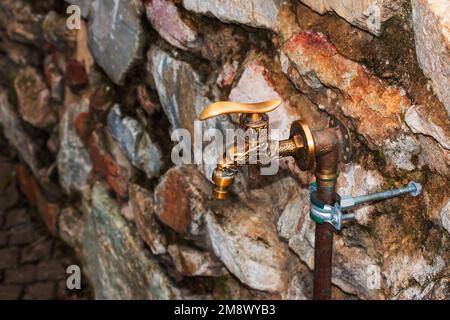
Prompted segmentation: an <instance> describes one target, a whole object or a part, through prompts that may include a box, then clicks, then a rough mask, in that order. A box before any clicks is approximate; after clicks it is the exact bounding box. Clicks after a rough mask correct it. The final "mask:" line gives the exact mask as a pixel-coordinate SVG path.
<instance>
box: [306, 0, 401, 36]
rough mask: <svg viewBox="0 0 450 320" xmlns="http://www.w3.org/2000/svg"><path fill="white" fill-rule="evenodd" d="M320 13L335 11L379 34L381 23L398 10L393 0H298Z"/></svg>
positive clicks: (355, 23)
mask: <svg viewBox="0 0 450 320" xmlns="http://www.w3.org/2000/svg"><path fill="white" fill-rule="evenodd" d="M300 1H301V2H303V3H304V4H306V5H307V6H308V7H310V8H311V9H313V10H314V11H317V12H318V13H320V14H324V13H327V12H330V11H332V12H335V13H336V14H337V15H338V16H340V17H342V18H344V19H345V20H347V21H348V22H350V23H351V24H353V25H355V26H357V27H359V28H361V29H364V30H367V31H369V32H370V33H373V34H374V35H377V36H379V35H381V33H382V31H383V24H384V23H385V22H386V21H387V20H389V19H390V18H391V17H392V16H393V15H394V13H395V12H396V11H397V10H399V4H398V3H397V1H394V0H350V1H349V0H331V1H330V0H319V1H317V0H300Z"/></svg>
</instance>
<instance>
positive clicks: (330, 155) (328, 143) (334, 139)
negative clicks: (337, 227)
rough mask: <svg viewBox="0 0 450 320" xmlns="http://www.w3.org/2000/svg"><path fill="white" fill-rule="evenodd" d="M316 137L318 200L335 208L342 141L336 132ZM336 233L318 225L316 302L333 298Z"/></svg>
mask: <svg viewBox="0 0 450 320" xmlns="http://www.w3.org/2000/svg"><path fill="white" fill-rule="evenodd" d="M313 137H314V143H315V144H316V162H317V168H316V182H317V191H316V192H317V199H318V200H320V201H321V202H323V203H325V204H328V205H331V206H332V205H334V203H335V202H336V201H337V200H338V199H337V198H338V195H337V194H336V192H335V189H336V179H337V176H338V161H339V151H338V150H339V148H338V143H339V138H338V136H337V134H336V131H335V130H333V129H326V130H322V131H319V132H313ZM333 233H334V229H333V226H332V225H331V224H329V223H323V224H319V223H316V234H315V246H314V289H313V297H314V299H316V300H329V299H331V271H332V268H331V267H332V259H333Z"/></svg>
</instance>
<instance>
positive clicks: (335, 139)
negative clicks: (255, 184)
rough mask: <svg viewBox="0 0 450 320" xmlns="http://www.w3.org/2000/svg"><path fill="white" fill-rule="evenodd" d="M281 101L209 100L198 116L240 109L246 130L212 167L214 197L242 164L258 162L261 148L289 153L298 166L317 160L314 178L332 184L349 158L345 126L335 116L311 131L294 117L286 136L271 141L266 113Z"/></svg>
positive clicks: (281, 155) (280, 154) (306, 167)
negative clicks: (239, 142)
mask: <svg viewBox="0 0 450 320" xmlns="http://www.w3.org/2000/svg"><path fill="white" fill-rule="evenodd" d="M281 103H282V101H281V100H280V99H276V100H269V101H265V102H260V103H238V102H230V101H220V102H216V103H213V104H210V105H209V106H207V107H206V108H205V109H204V110H203V111H202V113H201V114H200V116H199V118H200V120H206V119H209V118H212V117H214V116H218V115H221V114H231V113H240V117H239V124H240V127H241V128H242V129H243V130H244V131H246V132H247V134H246V135H245V141H243V147H241V148H239V147H238V146H237V145H236V144H234V145H233V146H231V147H230V148H229V149H228V150H227V151H226V152H225V153H224V155H223V157H222V159H221V160H220V161H218V164H217V166H216V168H215V169H214V171H213V175H212V180H213V182H214V184H215V188H214V191H213V192H214V196H215V197H216V198H217V199H225V198H226V197H227V194H228V188H229V187H230V186H231V185H232V184H233V182H234V179H235V176H236V174H237V172H238V171H239V169H240V168H241V166H242V165H244V164H250V163H255V164H261V161H260V158H259V155H261V154H262V152H261V151H265V152H266V154H267V155H268V157H269V158H270V159H273V158H274V157H277V158H284V157H288V156H291V157H293V158H294V159H295V160H296V163H297V165H298V167H299V168H300V169H301V170H311V169H312V168H313V167H314V164H315V163H316V162H317V163H318V170H317V171H316V177H317V180H318V181H319V180H321V181H324V182H326V184H332V185H333V186H334V183H335V181H336V178H337V167H338V163H339V161H341V160H342V161H344V162H349V161H350V158H351V141H350V134H349V132H348V129H347V128H346V127H345V126H343V125H342V124H341V123H340V122H339V121H338V120H337V119H332V120H331V121H330V127H329V128H326V129H322V130H314V131H312V130H310V128H309V126H308V125H307V124H306V123H304V122H303V121H302V120H296V121H294V122H293V123H292V125H291V129H290V137H289V139H285V140H281V141H278V142H276V141H275V143H273V142H274V141H270V140H269V139H268V132H269V116H268V115H267V113H268V112H271V111H273V110H275V109H276V108H277V107H279V106H280V104H281ZM250 137H253V139H252V138H250ZM252 152H254V153H253V154H254V155H256V158H254V160H255V161H253V162H251V161H250V159H251V156H252Z"/></svg>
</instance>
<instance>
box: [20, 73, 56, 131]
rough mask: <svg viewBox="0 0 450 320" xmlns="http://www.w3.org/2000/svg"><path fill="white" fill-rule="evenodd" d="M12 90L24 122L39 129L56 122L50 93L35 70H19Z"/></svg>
mask: <svg viewBox="0 0 450 320" xmlns="http://www.w3.org/2000/svg"><path fill="white" fill-rule="evenodd" d="M14 88H15V90H16V94H17V99H18V104H19V112H20V114H21V115H22V118H23V119H24V120H25V121H26V122H28V123H30V124H32V125H34V126H36V127H40V128H42V127H47V126H49V125H52V124H54V123H55V122H56V115H55V112H54V110H53V109H52V107H51V105H50V91H49V90H48V89H47V87H46V86H45V83H44V81H43V79H42V77H41V76H40V75H39V74H38V73H37V71H36V70H35V69H33V68H29V67H28V68H25V69H23V70H21V71H20V73H19V74H18V75H17V77H16V79H15V80H14Z"/></svg>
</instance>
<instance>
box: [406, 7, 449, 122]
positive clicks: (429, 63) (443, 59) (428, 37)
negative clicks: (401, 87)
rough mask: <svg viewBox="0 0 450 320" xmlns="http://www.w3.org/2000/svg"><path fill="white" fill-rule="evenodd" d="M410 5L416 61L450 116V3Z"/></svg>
mask: <svg viewBox="0 0 450 320" xmlns="http://www.w3.org/2000/svg"><path fill="white" fill-rule="evenodd" d="M411 5H412V20H413V26H414V38H415V42H416V53H417V60H418V61H419V64H420V67H421V68H422V70H423V72H424V73H425V75H426V76H427V77H429V78H430V79H431V82H432V85H433V89H434V92H435V93H436V95H437V96H438V97H439V99H440V100H441V101H442V103H443V104H444V105H445V107H446V108H447V112H448V114H449V115H450V92H449V90H448V88H449V87H450V78H449V74H450V31H449V28H450V18H449V14H448V12H449V11H450V4H449V3H448V1H439V0H413V1H411Z"/></svg>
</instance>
